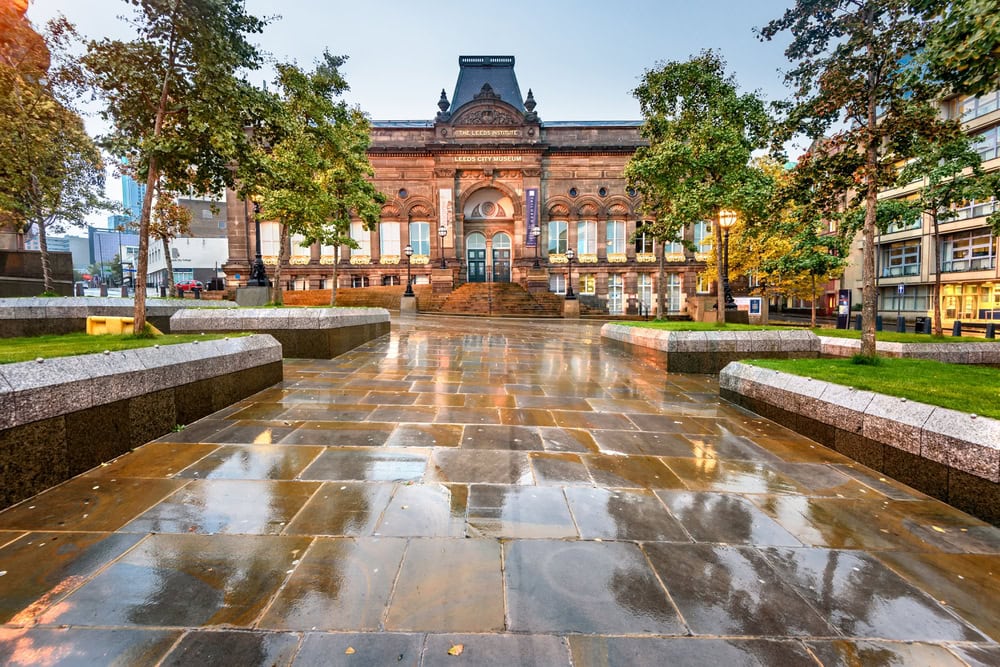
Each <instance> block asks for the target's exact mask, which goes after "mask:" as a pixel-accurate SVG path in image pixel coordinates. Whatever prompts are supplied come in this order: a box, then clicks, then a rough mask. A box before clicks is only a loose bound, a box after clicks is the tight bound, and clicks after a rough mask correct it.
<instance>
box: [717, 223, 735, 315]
mask: <svg viewBox="0 0 1000 667" xmlns="http://www.w3.org/2000/svg"><path fill="white" fill-rule="evenodd" d="M735 224H736V211H727V210H721V211H719V227H722V232H723V240H722V293H723V298H724V299H725V303H726V306H725V308H726V310H736V301H735V300H734V299H733V291H732V289H730V287H729V230H730V228H731V227H732V226H733V225H735Z"/></svg>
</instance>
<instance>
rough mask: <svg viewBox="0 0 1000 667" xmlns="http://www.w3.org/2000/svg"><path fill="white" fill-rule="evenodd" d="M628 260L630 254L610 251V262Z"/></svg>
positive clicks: (624, 261) (615, 262)
mask: <svg viewBox="0 0 1000 667" xmlns="http://www.w3.org/2000/svg"><path fill="white" fill-rule="evenodd" d="M627 261H628V255H626V254H625V253H623V252H609V253H608V263H609V264H624V263H626V262H627Z"/></svg>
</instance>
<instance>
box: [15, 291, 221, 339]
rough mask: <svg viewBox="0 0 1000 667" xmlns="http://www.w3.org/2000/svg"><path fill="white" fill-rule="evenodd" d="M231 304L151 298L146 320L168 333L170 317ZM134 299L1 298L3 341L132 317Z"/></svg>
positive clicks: (83, 327)
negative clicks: (105, 319)
mask: <svg viewBox="0 0 1000 667" xmlns="http://www.w3.org/2000/svg"><path fill="white" fill-rule="evenodd" d="M235 307H236V304H235V303H233V302H231V301H204V300H202V301H198V300H194V299H147V300H146V319H147V320H148V321H149V323H150V324H152V325H153V326H154V327H156V328H157V329H159V330H160V331H163V332H165V333H169V332H170V317H171V316H172V315H173V314H174V313H176V312H177V311H178V310H182V309H184V308H235ZM134 312H135V305H134V302H133V300H132V299H123V298H113V297H89V296H77V297H52V298H45V297H31V298H24V299H0V338H15V337H19V336H43V335H56V334H65V333H78V332H81V331H86V330H87V318H88V317H90V316H92V315H96V316H100V315H108V316H112V317H132V315H133V314H134Z"/></svg>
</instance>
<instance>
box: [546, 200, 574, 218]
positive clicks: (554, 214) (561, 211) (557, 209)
mask: <svg viewBox="0 0 1000 667" xmlns="http://www.w3.org/2000/svg"><path fill="white" fill-rule="evenodd" d="M568 217H569V207H568V206H566V205H565V204H555V205H553V206H550V207H549V218H550V219H551V218H568Z"/></svg>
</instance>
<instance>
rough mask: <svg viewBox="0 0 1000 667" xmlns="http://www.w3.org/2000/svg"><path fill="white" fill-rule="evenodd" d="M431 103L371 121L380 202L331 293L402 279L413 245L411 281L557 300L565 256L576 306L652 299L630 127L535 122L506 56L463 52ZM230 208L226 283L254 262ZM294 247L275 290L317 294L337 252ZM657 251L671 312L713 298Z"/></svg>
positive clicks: (274, 248) (684, 263)
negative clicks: (413, 112) (409, 115)
mask: <svg viewBox="0 0 1000 667" xmlns="http://www.w3.org/2000/svg"><path fill="white" fill-rule="evenodd" d="M434 97H438V100H437V107H438V111H437V114H436V116H434V118H433V119H428V120H401V121H392V120H388V121H374V122H373V123H372V137H371V139H372V141H371V147H370V149H369V152H368V157H369V159H370V161H371V163H372V165H373V167H374V169H375V178H374V182H375V184H376V185H377V186H378V188H379V189H380V191H381V192H383V193H384V194H385V196H386V199H387V201H386V203H385V205H384V206H383V207H382V218H381V221H380V223H379V225H378V228H377V229H375V230H372V231H367V230H365V229H363V227H362V225H361V222H360V221H357V222H355V223H354V224H353V225H352V231H351V234H352V237H353V238H354V239H355V240H356V241H357V243H358V245H359V248H357V249H353V250H349V249H346V248H345V249H343V250H342V254H341V255H340V257H339V265H338V271H337V275H338V282H339V287H365V286H375V285H393V284H400V283H402V282H405V280H406V275H407V259H406V257H405V255H404V249H405V248H406V247H407V246H410V247H411V248H412V251H413V255H412V257H411V258H410V260H409V264H410V266H409V268H410V270H411V272H412V275H413V279H414V282H415V283H417V284H420V283H429V282H431V281H432V278H434V274H435V272H436V271H442V270H444V271H447V272H448V273H449V274H450V278H449V281H450V283H451V284H453V285H454V286H456V287H457V286H459V285H461V284H463V283H466V282H518V283H521V284H525V285H527V283H528V282H529V278H530V281H533V282H535V283H536V284H537V283H538V281H539V280H541V281H544V284H547V286H548V288H549V290H550V291H552V292H556V293H564V292H565V291H566V287H567V280H568V278H569V273H570V269H569V262H568V253H567V251H569V250H572V251H573V253H572V254H573V255H575V256H574V259H573V266H572V279H573V287H574V290H573V291H574V292H576V293H578V294H580V295H581V298H582V299H583V300H584V302H585V303H588V304H589V305H591V306H593V307H595V308H597V309H599V310H605V311H607V312H610V313H622V312H624V311H625V310H626V307H627V304H629V303H633V304H634V303H636V302H637V301H638V300H641V301H643V302H645V303H646V304H652V303H653V302H654V301H655V298H654V296H653V295H654V294H655V293H656V279H657V252H658V250H659V249H658V247H657V246H656V244H654V242H653V240H652V238H650V237H648V236H646V235H644V234H643V233H642V227H643V223H644V218H643V215H642V213H641V212H640V206H639V204H640V202H639V200H638V197H637V196H636V194H635V192H633V191H630V190H629V189H628V188H627V185H626V182H625V178H624V175H623V170H624V168H625V165H626V164H627V163H628V161H629V158H631V156H632V154H633V153H634V152H635V150H636V148H637V147H638V146H640V145H642V143H643V140H642V138H641V136H640V133H639V129H640V126H641V122H640V121H635V120H628V121H548V120H543V113H544V98H542V97H541V96H539V99H541V100H543V101H542V102H541V103H539V102H538V101H537V100H536V98H535V95H534V93H533V91H532V90H528V92H527V95H522V93H521V88H520V86H519V84H518V80H517V77H516V75H515V73H514V57H513V56H461V57H460V58H459V72H458V80H457V83H456V84H455V87H454V89H453V92H452V94H451V96H450V98H449V96H448V94H447V92H446V91H444V90H442V91H441V93H440V95H439V96H438V95H436V94H435V93H433V92H431V91H429V95H428V98H429V101H430V100H433V99H434ZM428 106H429V105H428ZM227 201H228V223H227V227H228V229H227V231H228V239H229V261H228V262H227V263H226V266H225V271H226V276H227V279H228V281H229V284H230V285H237V284H245V283H246V280H247V277H248V274H249V267H250V263H251V262H252V261H253V257H254V245H255V231H254V220H253V214H252V210H253V209H252V207H251V206H250V205H248V203H247V202H245V201H241V200H238V199H237V198H236V196H235V195H234V194H233V193H232V192H230V193H228V199H227ZM260 229H261V231H260V236H261V249H262V255H263V260H264V263H265V265H266V266H267V267H268V272H269V273H270V272H272V271H273V267H274V265H275V264H276V263H277V261H278V256H279V253H278V238H279V237H278V224H277V223H276V222H272V221H267V220H264V221H262V222H261V225H260ZM687 234H688V238H689V239H690V240H691V241H693V242H694V243H696V244H700V243H702V241H705V240H708V242H709V243H710V239H711V238H712V233H711V225H710V224H709V223H698V224H696V225H692V226H691V227H690V228H689V229H688V231H687ZM300 241H301V240H300V239H296V238H292V240H291V244H290V248H289V260H288V262H287V266H285V267H283V268H282V280H283V282H284V281H286V280H287V283H286V285H285V287H286V288H292V289H315V288H323V287H328V286H329V284H330V283H329V281H330V279H331V277H332V274H333V272H332V266H331V265H332V264H333V262H334V249H333V248H330V247H326V248H320V247H316V246H314V247H302V246H301V245H300ZM701 247H702V248H703V249H704V250H706V251H707V250H709V248H710V246H708V245H704V246H701ZM664 251H665V256H666V261H667V273H666V275H667V278H666V282H667V284H666V293H667V296H668V304H669V305H668V309H669V310H670V311H671V312H681V311H682V310H684V309H685V306H686V301H687V300H688V299H690V298H691V297H694V296H697V295H698V294H706V295H707V294H709V293H710V292H711V291H712V290H714V285H710V284H707V283H703V282H702V281H700V280H699V277H698V276H699V274H700V272H701V271H703V270H704V266H705V264H704V260H705V259H706V257H705V255H704V254H703V253H701V252H698V253H693V252H691V251H689V250H686V249H685V248H684V247H683V246H682V245H681V244H679V243H678V244H672V245H671V246H670V247H667V248H664ZM536 260H537V262H538V266H539V268H538V269H535V266H536ZM442 267H445V268H442ZM435 284H437V281H436V280H435Z"/></svg>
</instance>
